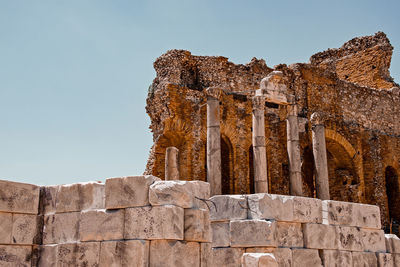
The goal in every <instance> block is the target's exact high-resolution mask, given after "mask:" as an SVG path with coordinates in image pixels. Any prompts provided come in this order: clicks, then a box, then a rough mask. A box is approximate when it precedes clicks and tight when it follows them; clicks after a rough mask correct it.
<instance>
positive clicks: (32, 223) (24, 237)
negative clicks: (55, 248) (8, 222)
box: [11, 214, 40, 245]
mask: <svg viewBox="0 0 400 267" xmlns="http://www.w3.org/2000/svg"><path fill="white" fill-rule="evenodd" d="M39 227H40V225H39V217H38V216H37V215H32V214H13V228H12V235H11V241H12V243H13V244H24V245H29V244H38V243H39V241H40V229H39Z"/></svg>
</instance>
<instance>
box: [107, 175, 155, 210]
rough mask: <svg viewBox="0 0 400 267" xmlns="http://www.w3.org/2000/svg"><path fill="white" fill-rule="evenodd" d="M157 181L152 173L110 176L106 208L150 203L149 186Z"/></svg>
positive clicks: (138, 205)
mask: <svg viewBox="0 0 400 267" xmlns="http://www.w3.org/2000/svg"><path fill="white" fill-rule="evenodd" d="M155 181H160V178H157V177H155V176H152V175H143V176H130V177H121V178H109V179H107V180H106V188H105V192H106V193H105V195H106V199H105V202H106V203H105V205H106V209H122V208H128V207H141V206H148V205H150V202H149V188H150V185H151V184H152V183H154V182H155Z"/></svg>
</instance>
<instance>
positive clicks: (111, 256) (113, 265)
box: [99, 240, 150, 267]
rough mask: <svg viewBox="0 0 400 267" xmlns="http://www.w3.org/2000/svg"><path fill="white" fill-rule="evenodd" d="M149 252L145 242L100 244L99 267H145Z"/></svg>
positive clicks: (147, 244) (148, 243)
mask: <svg viewBox="0 0 400 267" xmlns="http://www.w3.org/2000/svg"><path fill="white" fill-rule="evenodd" d="M149 251H150V241H145V240H129V241H105V242H101V245H100V264H99V267H130V266H134V267H147V266H149Z"/></svg>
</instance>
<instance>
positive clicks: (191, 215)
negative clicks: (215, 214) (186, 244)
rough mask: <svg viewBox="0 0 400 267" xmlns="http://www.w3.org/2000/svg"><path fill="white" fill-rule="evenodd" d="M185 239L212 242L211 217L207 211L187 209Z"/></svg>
mask: <svg viewBox="0 0 400 267" xmlns="http://www.w3.org/2000/svg"><path fill="white" fill-rule="evenodd" d="M184 221H185V228H184V231H185V232H184V239H185V240H186V241H196V242H211V241H212V233H211V226H210V215H209V213H208V211H206V210H200V209H185V218H184Z"/></svg>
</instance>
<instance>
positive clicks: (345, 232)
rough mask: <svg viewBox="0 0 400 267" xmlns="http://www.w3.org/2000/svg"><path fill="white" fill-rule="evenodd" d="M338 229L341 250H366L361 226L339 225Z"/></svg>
mask: <svg viewBox="0 0 400 267" xmlns="http://www.w3.org/2000/svg"><path fill="white" fill-rule="evenodd" d="M336 230H337V235H338V236H337V238H338V244H339V249H340V250H350V251H364V244H363V240H362V233H361V230H360V228H358V227H352V226H337V228H336Z"/></svg>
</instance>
